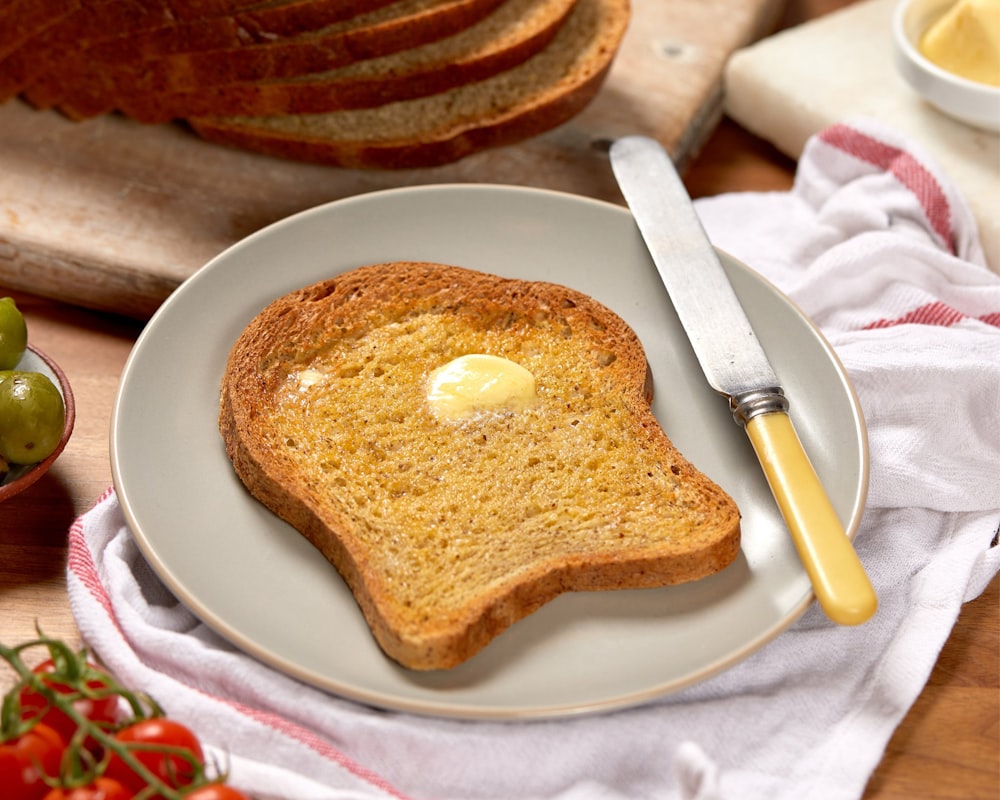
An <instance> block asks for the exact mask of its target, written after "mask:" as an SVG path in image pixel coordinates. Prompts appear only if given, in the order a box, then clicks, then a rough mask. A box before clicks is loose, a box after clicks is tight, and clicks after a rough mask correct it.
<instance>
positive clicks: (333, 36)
mask: <svg viewBox="0 0 1000 800" xmlns="http://www.w3.org/2000/svg"><path fill="white" fill-rule="evenodd" d="M503 1H504V0H397V2H394V3H391V4H389V5H386V6H384V7H381V8H378V9H377V10H375V11H372V12H370V13H366V14H360V15H357V16H353V17H351V18H350V19H347V20H341V21H338V22H334V23H333V24H329V25H322V26H319V27H317V28H315V29H312V28H311V29H308V30H300V31H299V32H298V33H296V34H295V35H283V36H277V37H274V38H272V39H271V40H270V41H265V42H251V43H247V42H243V43H240V42H229V43H228V44H227V45H226V46H224V47H221V48H214V49H204V48H201V49H197V50H185V51H183V52H176V53H173V54H168V55H163V56H162V57H157V58H146V59H144V60H141V61H135V60H129V61H127V62H126V63H124V64H121V65H120V66H114V65H109V64H107V63H105V61H103V60H100V59H101V58H102V54H101V52H100V51H97V52H92V53H91V57H94V58H97V59H99V60H98V61H96V65H97V66H96V67H93V68H91V69H89V70H88V71H87V73H85V74H86V75H87V76H88V78H87V79H85V80H84V81H83V82H82V83H79V84H78V85H76V86H74V87H73V89H72V91H66V92H65V93H64V99H63V100H61V101H60V103H59V107H60V109H61V110H63V111H64V112H65V113H66V114H67V115H68V116H70V117H72V118H77V119H79V118H84V117H88V116H93V115H95V114H98V113H104V112H106V111H108V110H111V109H113V108H114V107H115V106H116V105H117V98H119V97H136V96H141V95H147V96H150V97H155V96H156V95H159V94H164V93H172V92H184V91H200V90H202V89H205V88H207V87H211V86H218V85H221V84H226V83H232V82H236V81H259V80H264V79H268V78H281V77H290V76H296V75H302V74H308V73H311V72H317V71H320V70H325V69H333V68H335V67H340V66H344V65H346V64H350V63H353V62H355V61H360V60H364V59H367V58H376V57H379V56H383V55H386V54H389V53H395V52H399V51H400V50H405V49H408V48H411V47H416V46H418V45H421V44H424V43H426V42H431V41H435V40H437V39H441V38H444V37H446V36H450V35H452V34H453V33H455V32H457V31H459V30H462V29H463V28H465V27H468V26H469V25H472V24H474V23H475V22H478V21H479V20H481V19H482V18H483V17H485V16H486V15H487V14H489V13H490V12H491V11H492V10H493V9H495V8H496V7H497V6H499V5H500V4H501V3H502V2H503ZM29 99H30V100H33V101H34V100H37V96H36V95H34V94H29Z"/></svg>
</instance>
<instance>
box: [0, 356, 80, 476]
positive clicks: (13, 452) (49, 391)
mask: <svg viewBox="0 0 1000 800" xmlns="http://www.w3.org/2000/svg"><path fill="white" fill-rule="evenodd" d="M65 424H66V407H65V405H64V404H63V399H62V395H61V394H60V393H59V390H58V389H57V388H56V386H55V384H54V383H52V381H51V380H49V378H48V376H47V375H43V374H42V373H41V372H26V371H21V370H5V371H0V458H5V459H6V460H7V461H10V462H11V463H13V464H35V463H37V462H39V461H42V460H44V459H46V458H48V457H49V456H50V455H51V454H52V452H53V451H54V450H55V449H56V447H57V446H58V445H59V440H60V439H61V438H62V433H63V427H64V426H65Z"/></svg>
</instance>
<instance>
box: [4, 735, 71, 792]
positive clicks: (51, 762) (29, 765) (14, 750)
mask: <svg viewBox="0 0 1000 800" xmlns="http://www.w3.org/2000/svg"><path fill="white" fill-rule="evenodd" d="M65 749H66V744H65V742H63V740H62V737H61V736H60V735H59V734H58V733H56V732H55V731H54V730H52V728H50V727H48V726H47V725H41V724H39V725H35V726H34V727H33V728H32V729H31V730H30V731H28V732H27V733H25V734H23V735H21V736H19V737H17V738H16V739H11V740H9V741H6V742H2V743H0V788H2V789H3V797H4V800H39V799H40V798H42V797H44V796H45V794H46V792H48V791H49V787H48V786H47V785H46V784H45V781H44V780H43V776H55V775H58V774H59V762H60V760H61V759H62V754H63V751H64V750H65Z"/></svg>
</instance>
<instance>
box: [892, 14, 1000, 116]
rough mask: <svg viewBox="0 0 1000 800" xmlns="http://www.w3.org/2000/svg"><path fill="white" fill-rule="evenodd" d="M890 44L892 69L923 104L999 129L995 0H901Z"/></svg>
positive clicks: (999, 21) (999, 18)
mask: <svg viewBox="0 0 1000 800" xmlns="http://www.w3.org/2000/svg"><path fill="white" fill-rule="evenodd" d="M893 44H894V57H895V62H896V67H897V69H898V70H899V72H900V74H901V75H902V76H903V78H904V80H906V82H907V83H908V84H910V86H912V87H913V89H914V90H915V91H916V92H918V93H919V94H920V95H921V96H922V97H923V98H924V99H925V100H926V101H927V102H928V103H930V104H931V105H932V106H934V107H935V108H936V109H938V110H939V111H941V112H943V113H944V114H947V115H948V116H949V117H952V118H953V119H956V120H959V121H960V122H963V123H965V124H967V125H971V126H973V127H975V128H980V129H983V130H988V131H1000V0H957V2H956V0H902V1H901V2H900V3H899V5H898V6H897V7H896V11H895V15H894V19H893Z"/></svg>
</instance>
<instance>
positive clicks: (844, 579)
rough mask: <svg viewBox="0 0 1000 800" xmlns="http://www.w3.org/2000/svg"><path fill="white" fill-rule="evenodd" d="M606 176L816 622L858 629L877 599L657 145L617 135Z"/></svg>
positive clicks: (716, 261) (739, 307) (753, 336)
mask: <svg viewBox="0 0 1000 800" xmlns="http://www.w3.org/2000/svg"><path fill="white" fill-rule="evenodd" d="M611 168H612V171H613V172H614V175H615V179H616V180H617V181H618V186H619V187H620V188H621V191H622V195H623V196H624V198H625V201H626V202H627V203H628V206H629V208H630V209H631V211H632V215H633V217H634V218H635V221H636V225H637V226H638V228H639V232H640V233H641V234H642V238H643V240H644V241H645V242H646V247H647V248H648V249H649V253H650V255H651V256H652V259H653V263H654V264H655V265H656V269H657V271H658V272H659V273H660V278H661V279H662V281H663V285H664V286H665V287H666V290H667V293H668V294H669V296H670V300H671V302H672V303H673V306H674V309H675V311H676V312H677V316H678V318H679V319H680V322H681V325H682V326H683V327H684V330H685V332H686V333H687V335H688V338H689V339H690V340H691V345H692V347H693V349H694V352H695V356H696V357H697V359H698V363H699V364H700V365H701V368H702V371H703V372H704V373H705V376H706V377H707V378H708V382H709V384H710V385H711V386H712V388H714V389H715V390H716V391H718V392H719V393H721V394H722V395H723V396H725V397H728V398H729V404H730V408H731V409H732V412H733V417H734V419H735V420H736V422H737V423H738V424H740V425H742V426H743V427H744V429H745V430H746V433H747V436H748V437H749V439H750V442H751V445H752V446H753V449H754V452H755V453H756V454H757V459H758V460H759V461H760V464H761V467H762V468H763V471H764V475H765V477H766V478H767V483H768V486H769V487H770V489H771V492H772V493H773V495H774V498H775V500H776V502H777V505H778V508H779V510H780V511H781V515H782V517H783V518H784V520H785V523H786V524H787V526H788V530H789V532H790V533H791V536H792V539H793V541H794V542H795V546H796V549H797V550H798V553H799V557H800V558H801V560H802V564H803V566H804V567H805V570H806V572H807V574H808V575H809V579H810V581H811V582H812V586H813V591H814V592H815V594H816V599H817V600H818V602H819V604H820V606H821V607H822V609H823V610H824V612H825V613H826V615H827V616H828V617H829V618H830V619H831V620H833V621H834V622H836V623H838V624H841V625H857V624H860V623H862V622H865V621H866V620H867V619H869V618H870V617H871V616H872V614H874V613H875V610H876V608H877V607H878V598H877V597H876V595H875V590H874V589H873V587H872V584H871V581H870V580H869V579H868V575H867V574H866V573H865V570H864V567H863V566H862V564H861V561H860V559H858V556H857V553H856V552H855V550H854V547H853V545H852V544H851V540H850V538H848V536H847V533H846V532H845V530H844V526H843V524H842V523H841V521H840V519H839V517H838V516H837V512H836V510H835V509H834V508H833V505H832V504H831V503H830V499H829V497H828V496H827V494H826V491H825V490H824V488H823V485H822V483H821V482H820V480H819V477H818V476H817V475H816V471H815V469H814V468H813V466H812V464H811V462H810V461H809V457H808V456H807V455H806V452H805V450H804V449H803V447H802V443H801V441H800V440H799V437H798V434H796V432H795V429H794V427H793V426H792V421H791V418H790V417H789V416H788V399H787V398H786V397H785V394H784V392H783V391H782V388H781V384H780V381H779V380H778V377H777V375H776V374H775V371H774V368H773V367H772V366H771V363H770V361H768V358H767V355H766V354H765V352H764V349H763V347H761V345H760V342H759V341H758V340H757V336H756V334H755V333H754V330H753V327H752V326H751V324H750V321H749V320H748V319H747V316H746V313H745V311H744V310H743V306H742V305H741V304H740V301H739V298H738V297H737V296H736V292H735V291H734V290H733V287H732V285H731V284H730V283H729V278H728V277H727V276H726V273H725V271H724V269H723V267H722V264H721V262H720V261H719V258H718V256H717V255H716V252H715V249H714V248H713V247H712V244H711V242H710V241H709V239H708V236H707V234H706V233H705V231H704V229H703V228H702V226H701V221H700V220H699V219H698V216H697V214H696V213H695V210H694V205H693V204H692V202H691V198H690V197H689V195H688V193H687V190H686V189H685V187H684V184H683V182H682V181H681V179H680V176H679V175H678V174H677V170H676V169H675V168H674V164H673V162H672V161H671V160H670V156H669V155H668V154H667V153H666V151H665V150H664V149H663V147H662V146H661V145H660V144H659V142H657V141H655V140H654V139H650V138H648V137H645V136H627V137H624V138H621V139H618V140H616V141H615V142H614V143H613V144H612V146H611Z"/></svg>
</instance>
